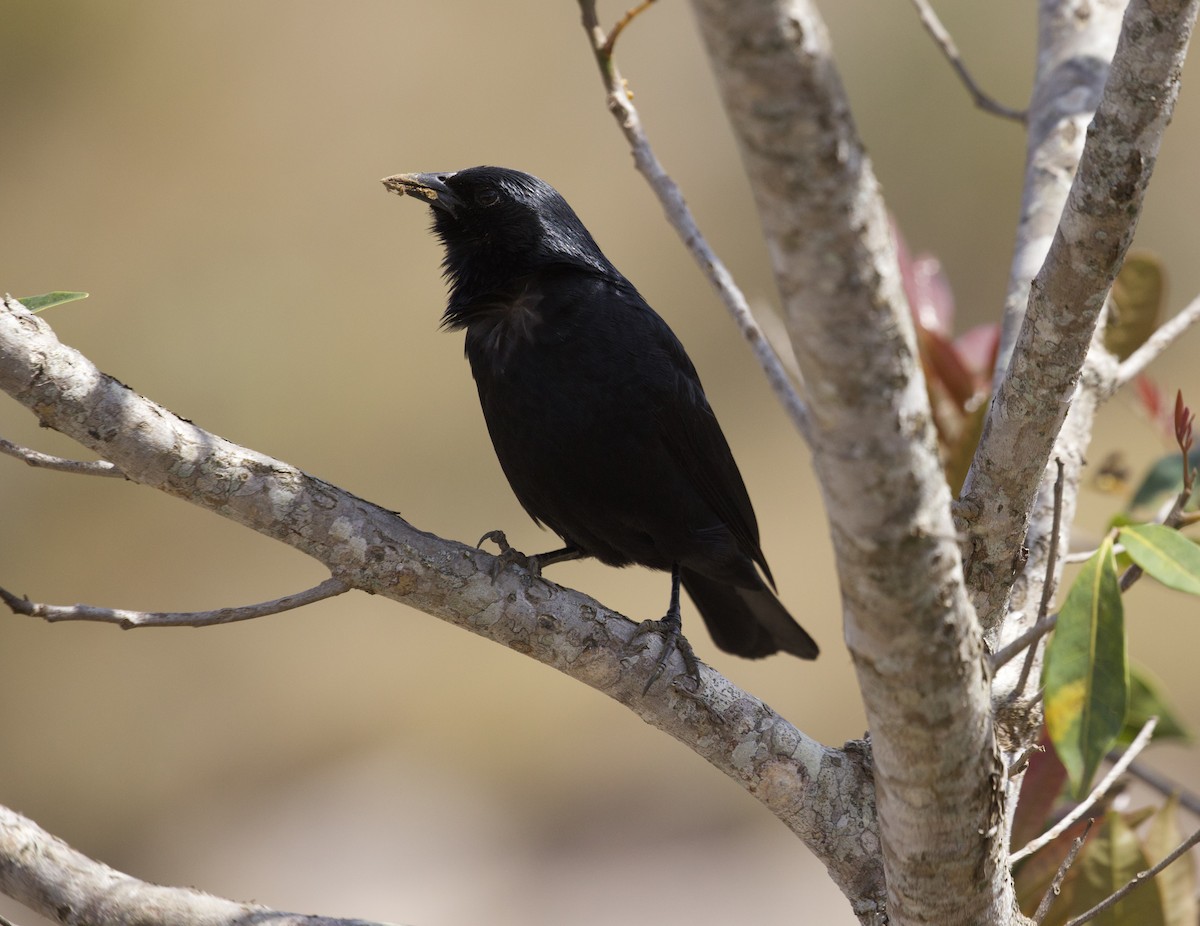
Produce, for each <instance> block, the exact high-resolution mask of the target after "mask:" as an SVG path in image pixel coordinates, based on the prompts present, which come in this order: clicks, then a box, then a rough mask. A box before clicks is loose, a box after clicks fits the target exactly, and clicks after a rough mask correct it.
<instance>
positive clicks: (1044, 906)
mask: <svg viewBox="0 0 1200 926" xmlns="http://www.w3.org/2000/svg"><path fill="white" fill-rule="evenodd" d="M1094 822H1096V821H1095V820H1094V819H1089V820H1088V822H1087V826H1085V827H1084V828H1083V832H1082V833H1080V834H1079V835H1078V836H1076V837H1075V839H1074V840H1072V842H1071V851H1070V852H1068V853H1067V857H1066V858H1065V859H1063V862H1062V864H1061V865H1059V866H1058V871H1057V872H1056V873H1055V875H1054V880H1053V881H1051V882H1050V887H1049V888H1048V889H1047V890H1046V895H1045V896H1044V897H1043V898H1042V902H1041V903H1039V904H1038V907H1037V911H1036V912H1035V913H1034V914H1033V921H1034V923H1041V922H1042V921H1043V920H1044V919H1045V918H1046V914H1048V913H1049V912H1050V906H1051V904H1053V903H1054V900H1055V898H1057V897H1058V893H1059V891H1061V890H1062V884H1063V879H1064V878H1066V876H1067V872H1068V871H1070V870H1071V866H1072V865H1074V864H1075V857H1076V856H1077V855H1079V850H1080V849H1082V848H1083V844H1084V842H1086V841H1087V838H1088V833H1090V832H1091V831H1092V824H1093V823H1094Z"/></svg>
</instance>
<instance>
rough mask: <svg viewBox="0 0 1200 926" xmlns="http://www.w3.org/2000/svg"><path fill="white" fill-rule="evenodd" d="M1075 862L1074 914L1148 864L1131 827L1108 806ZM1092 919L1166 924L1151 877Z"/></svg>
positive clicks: (1098, 923) (1107, 925)
mask: <svg viewBox="0 0 1200 926" xmlns="http://www.w3.org/2000/svg"><path fill="white" fill-rule="evenodd" d="M1076 864H1079V865H1080V866H1081V869H1080V877H1079V878H1078V879H1077V880H1076V883H1075V896H1074V897H1072V898H1071V906H1072V908H1073V909H1072V910H1071V912H1072V914H1074V915H1078V914H1080V913H1083V912H1084V911H1085V910H1090V909H1091V908H1092V907H1094V906H1095V905H1096V904H1098V903H1099V902H1100V901H1102V900H1104V899H1105V898H1107V897H1109V896H1110V895H1111V894H1113V892H1115V891H1116V890H1117V889H1118V888H1122V887H1124V886H1125V885H1126V884H1127V883H1129V881H1130V880H1132V879H1133V877H1134V875H1136V874H1137V873H1138V872H1139V871H1145V870H1146V869H1147V868H1149V867H1150V865H1151V863H1150V862H1149V861H1147V859H1146V855H1145V853H1144V852H1143V851H1142V847H1141V844H1140V843H1139V842H1138V838H1137V836H1136V835H1135V834H1134V832H1133V830H1132V829H1131V828H1130V827H1129V825H1128V824H1127V823H1126V822H1125V821H1124V820H1122V819H1121V815H1120V814H1119V813H1117V812H1116V811H1112V810H1110V811H1109V812H1108V813H1107V814H1106V815H1105V817H1104V823H1103V825H1102V826H1101V827H1100V831H1099V832H1098V833H1096V834H1095V835H1094V836H1093V837H1092V838H1091V840H1089V844H1088V852H1087V855H1086V856H1084V858H1083V859H1082V860H1081V861H1080V862H1077V863H1076ZM1092 923H1093V924H1094V926H1167V921H1166V919H1165V918H1164V916H1163V905H1162V897H1161V896H1160V894H1159V892H1158V886H1157V885H1156V884H1155V883H1154V881H1150V882H1147V883H1146V884H1143V885H1142V886H1141V887H1139V888H1137V889H1135V890H1134V891H1132V892H1130V893H1129V894H1128V895H1126V896H1125V897H1124V898H1123V899H1122V900H1120V901H1118V902H1117V903H1116V904H1115V905H1113V906H1112V907H1109V908H1108V909H1107V910H1105V911H1104V912H1103V913H1101V914H1100V915H1099V916H1097V917H1096V918H1095V919H1094V920H1092Z"/></svg>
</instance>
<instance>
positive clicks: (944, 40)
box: [912, 0, 1026, 123]
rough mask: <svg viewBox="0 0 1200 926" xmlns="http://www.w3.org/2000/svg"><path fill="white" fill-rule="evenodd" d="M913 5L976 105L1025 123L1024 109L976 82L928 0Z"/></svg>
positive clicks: (918, 0) (914, 1)
mask: <svg viewBox="0 0 1200 926" xmlns="http://www.w3.org/2000/svg"><path fill="white" fill-rule="evenodd" d="M912 5H913V6H915V7H916V8H917V15H918V16H920V17H921V25H923V26H924V27H925V31H926V32H928V33H929V34H930V36H931V37H932V38H933V41H934V42H936V43H937V46H938V48H940V49H941V50H942V54H943V55H945V56H946V60H947V61H949V62H950V66H951V67H952V68H954V73H956V74H957V75H958V78H959V80H961V81H962V82H963V86H964V87H966V88H967V92H968V93H969V94H971V99H973V100H974V101H975V105H976V106H978V107H979V108H980V109H982V110H984V111H985V112H989V113H991V114H992V115H995V116H1002V117H1004V118H1005V119H1013V120H1015V121H1016V122H1020V123H1024V122H1025V115H1026V114H1025V112H1024V111H1023V110H1020V109H1009V108H1008V107H1007V106H1004V105H1002V104H1000V103H997V102H996V101H995V100H993V99H992V98H991V97H990V96H988V95H987V94H986V93H984V91H983V88H981V87H980V86H979V84H977V83H975V78H973V77H972V76H971V72H970V71H968V70H967V66H966V65H965V64H963V60H962V55H960V54H959V51H958V47H957V46H956V45H955V44H954V39H953V38H951V37H950V33H949V31H947V29H946V27H945V26H943V25H942V21H941V20H940V19H938V15H937V13H935V12H934V10H933V7H931V6H930V5H929V3H928V0H912Z"/></svg>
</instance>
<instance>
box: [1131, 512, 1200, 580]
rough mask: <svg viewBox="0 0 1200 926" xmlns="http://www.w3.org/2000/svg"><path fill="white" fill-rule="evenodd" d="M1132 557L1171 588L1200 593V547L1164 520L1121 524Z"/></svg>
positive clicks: (1149, 573)
mask: <svg viewBox="0 0 1200 926" xmlns="http://www.w3.org/2000/svg"><path fill="white" fill-rule="evenodd" d="M1121 543H1122V544H1123V545H1124V547H1125V552H1126V553H1128V554H1129V558H1130V559H1132V560H1133V561H1134V562H1135V563H1137V564H1138V565H1139V566H1141V567H1142V568H1143V569H1144V570H1145V571H1146V574H1147V575H1150V576H1153V577H1154V578H1155V579H1158V581H1159V582H1161V583H1162V584H1163V585H1165V586H1167V587H1168V588H1173V589H1175V590H1176V591H1179V592H1187V593H1189V594H1191V595H1200V547H1197V546H1196V545H1195V544H1194V543H1192V542H1191V541H1190V540H1188V539H1187V538H1186V537H1184V536H1183V535H1181V534H1180V533H1179V531H1176V530H1171V528H1169V527H1164V526H1163V525H1161V524H1132V525H1130V526H1129V527H1123V528H1121Z"/></svg>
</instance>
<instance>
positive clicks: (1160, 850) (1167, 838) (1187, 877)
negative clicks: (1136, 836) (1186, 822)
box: [1146, 795, 1200, 926]
mask: <svg viewBox="0 0 1200 926" xmlns="http://www.w3.org/2000/svg"><path fill="white" fill-rule="evenodd" d="M1178 812H1179V796H1178V795H1172V797H1171V798H1169V799H1168V800H1167V802H1166V803H1165V804H1163V806H1162V807H1160V808H1159V809H1158V812H1157V813H1156V814H1155V815H1154V819H1153V820H1151V821H1150V829H1149V831H1147V833H1146V861H1147V862H1149V863H1150V864H1151V865H1157V864H1158V863H1159V862H1161V861H1162V860H1163V859H1164V858H1166V857H1167V856H1168V855H1170V854H1171V853H1172V852H1173V851H1174V850H1175V847H1176V846H1177V845H1179V844H1180V843H1181V842H1183V834H1182V833H1180V832H1179V824H1178V822H1177V819H1176V816H1177V814H1178ZM1154 882H1155V884H1156V885H1157V886H1158V893H1159V896H1160V897H1161V898H1162V905H1163V921H1164V922H1165V923H1166V924H1167V926H1196V923H1197V922H1200V904H1198V903H1197V902H1196V866H1195V865H1193V864H1192V859H1191V858H1190V857H1187V858H1182V859H1179V860H1178V861H1177V862H1176V863H1175V864H1174V865H1168V866H1167V867H1166V868H1164V869H1163V870H1162V871H1160V872H1159V873H1158V874H1157V875H1156V876H1155V878H1154ZM1146 890H1149V888H1146Z"/></svg>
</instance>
